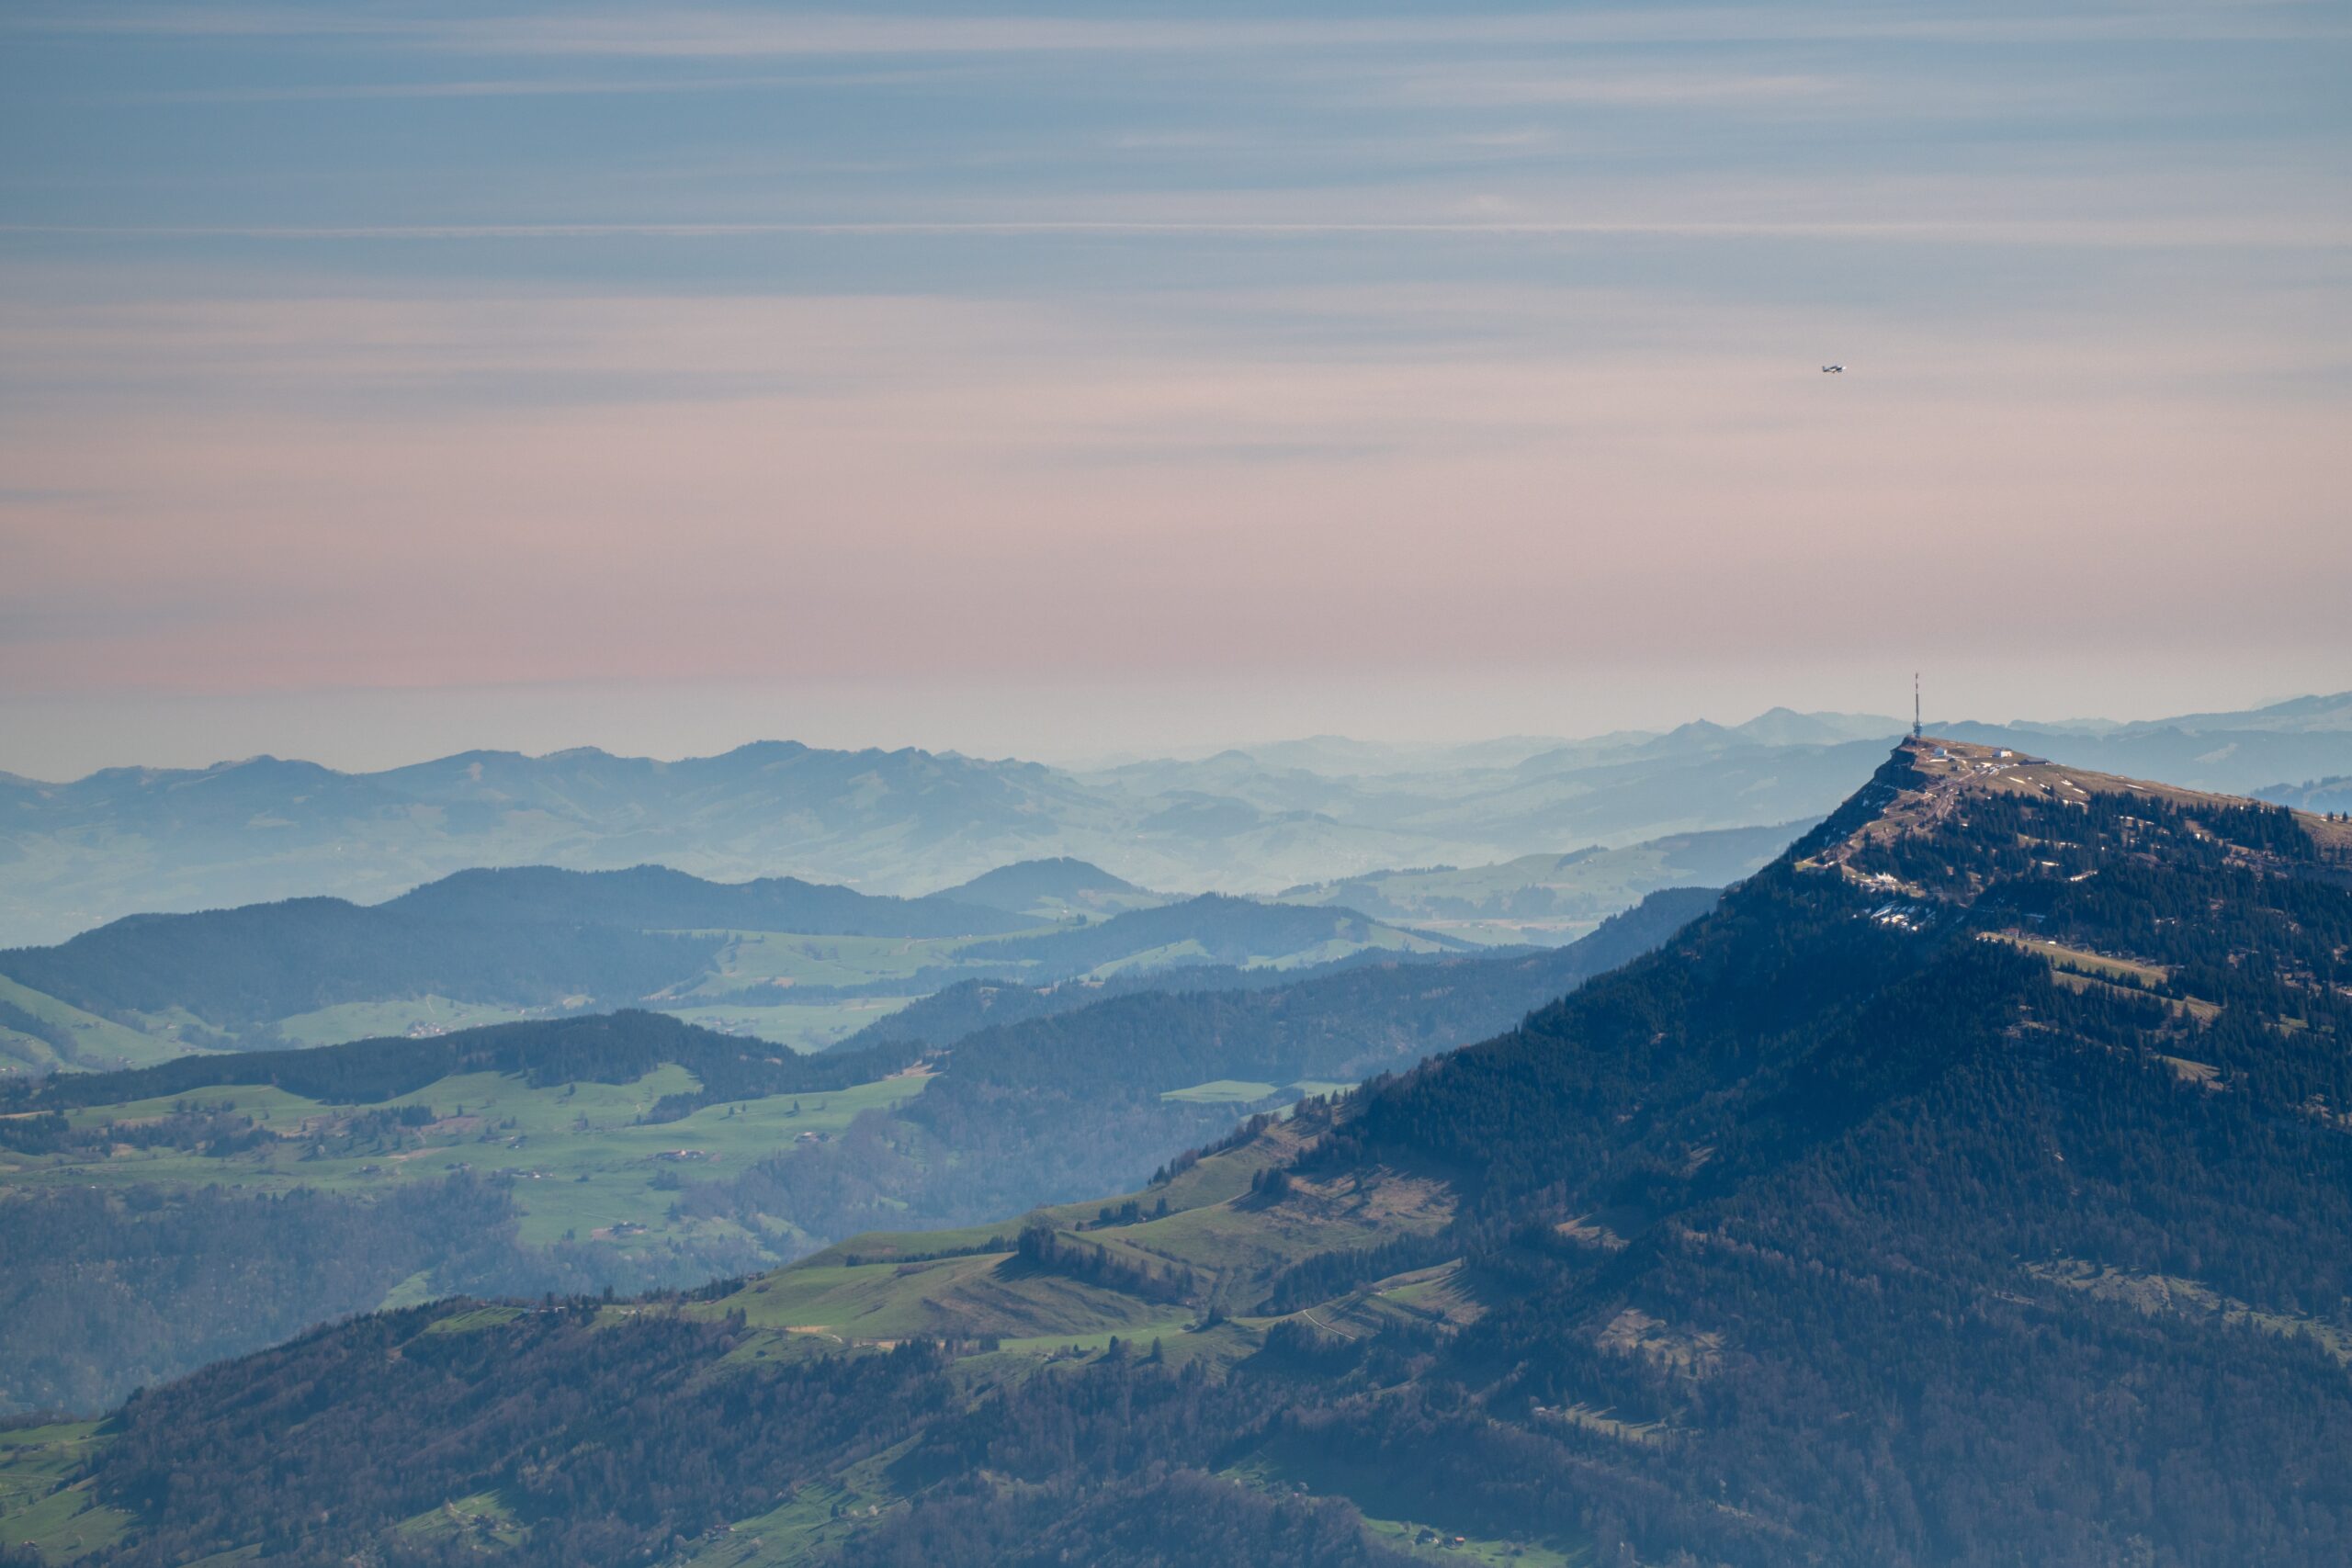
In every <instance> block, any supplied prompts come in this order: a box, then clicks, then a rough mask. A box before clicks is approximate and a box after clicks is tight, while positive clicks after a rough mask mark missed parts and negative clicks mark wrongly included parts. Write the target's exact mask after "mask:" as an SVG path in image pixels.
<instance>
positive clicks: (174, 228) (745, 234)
mask: <svg viewBox="0 0 2352 1568" xmlns="http://www.w3.org/2000/svg"><path fill="white" fill-rule="evenodd" d="M0 234H16V235H23V236H28V237H31V236H40V235H48V236H53V237H59V238H74V239H88V240H123V241H137V240H157V239H174V240H256V241H282V242H286V243H310V242H320V241H358V240H388V241H416V242H429V241H462V240H596V239H664V240H730V239H757V238H763V237H783V236H792V235H805V236H809V237H812V238H822V237H825V236H840V237H859V236H872V237H887V236H890V235H952V234H975V235H1001V236H1006V237H1021V236H1043V235H1087V234H1100V235H1114V236H1132V237H1136V238H1147V239H1148V238H1151V237H1154V236H1169V235H1186V234H1194V235H1204V236H1217V235H1226V236H1231V237H1235V238H1260V239H1283V238H1312V237H1317V236H1346V235H1351V234H1361V235H1375V234H1377V235H1393V236H1397V237H1400V238H1410V237H1413V236H1417V235H1418V236H1428V237H1433V238H1444V237H1449V236H1481V235H1484V236H1490V237H1493V238H1498V239H1510V238H1521V239H1573V238H1577V237H1590V238H1600V239H1607V238H1632V237H1641V236H1656V237H1659V238H1669V239H1690V240H1736V239H1790V240H1840V241H1900V242H1905V243H1927V242H1933V243H1938V244H1946V245H1969V246H1974V245H1991V246H2001V245H2066V246H2083V247H2102V246H2119V247H2129V248H2143V247H2157V248H2165V249H2200V250H2201V249H2222V250H2278V249H2301V248H2311V249H2324V250H2333V249H2341V248H2344V247H2346V246H2352V219H2346V220H2337V221H2332V222H2331V221H2327V220H2311V221H2299V220H2273V221H2268V222H2256V223H2253V224H2232V225H2229V226H2227V227H2220V226H2216V225H2212V224H2210V223H2199V222H2194V221H2183V220H2155V221H2134V220H2098V219H2086V220H2058V219H2052V220H1991V221H1985V220H1935V219H1916V220H1852V221H1839V220H1785V221H1774V220H1689V221H1683V220H1641V219H1623V220H1611V219H1596V220H1555V219H1494V220H1486V219H1459V220H1354V219H1317V220H1300V221H1292V222H1278V221H1271V220H1257V219H1250V220H1238V219H1237V220H1220V219H1164V220H1163V219H1126V218H1070V219H860V220H828V221H818V220H792V221H781V222H712V223H647V222H594V223H410V224H372V223H352V224H318V225H301V224H194V223H190V224H142V225H128V224H123V225H109V224H74V223H7V224H0Z"/></svg>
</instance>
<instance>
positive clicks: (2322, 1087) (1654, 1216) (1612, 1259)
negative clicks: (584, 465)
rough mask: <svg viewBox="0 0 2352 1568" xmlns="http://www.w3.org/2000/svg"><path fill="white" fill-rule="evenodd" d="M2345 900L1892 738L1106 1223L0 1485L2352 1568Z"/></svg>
mask: <svg viewBox="0 0 2352 1568" xmlns="http://www.w3.org/2000/svg"><path fill="white" fill-rule="evenodd" d="M2348 874H2352V829H2347V828H2346V827H2344V826H2343V825H2340V824H2331V823H2324V822H2322V821H2319V820H2318V819H2315V818H2310V817H2306V816H2299V815H2295V814H2291V813H2290V812H2287V811H2285V810H2282V809H2278V808H2273V807H2262V806H2257V805H2255V804H2252V803H2248V802H2243V801H2234V800H2229V799H2225V798H2222V797H2217V796H2211V795H2194V794H2189V793H2187V792H2182V791H2177V790H2169V789H2163V788H2159V787H2156V786H2150V785H2143V784H2134V783H2131V782H2130V781H2125V780H2120V779H2112V778H2106V777H2101V776H2098V775H2095V774H2088V773H2079V772H2075V771H2073V770H2069V769H2067V768H2064V767H2063V766H2060V765H2056V764H2051V763H2043V762H2039V761H2033V760H2031V759H2028V758H2024V757H2020V756H2015V755H2004V754H2001V753H2000V752H1998V751H1996V750H1991V749H1985V748H1974V747H1966V746H1962V745H1958V744H1948V743H1939V742H1936V741H1934V740H1928V741H1926V742H1920V743H1907V742H1906V743H1905V746H1903V747H1902V748H1900V749H1898V750H1897V751H1896V753H1895V754H1894V757H1893V758H1891V759H1890V760H1889V761H1888V762H1887V764H1886V765H1885V766H1884V767H1883V768H1882V769H1881V770H1880V771H1879V773H1877V775H1876V776H1875V777H1874V778H1873V779H1872V780H1871V781H1870V783H1869V784H1868V786H1867V787H1866V788H1865V789H1864V791H1863V792H1862V793H1860V795H1857V796H1856V797H1855V799H1854V800H1853V801H1851V802H1849V805H1848V806H1847V807H1844V808H1841V810H1840V811H1839V812H1838V813H1837V814H1836V815H1835V816H1833V817H1832V818H1830V819H1829V820H1828V821H1827V822H1826V823H1824V825H1823V826H1822V827H1821V828H1820V829H1817V830H1816V831H1815V832H1814V833H1813V834H1811V835H1809V836H1808V837H1807V838H1806V839H1805V840H1804V841H1802V842H1801V843H1799V844H1798V845H1797V846H1795V847H1794V848H1793V849H1792V851H1791V852H1789V853H1788V854H1787V855H1785V856H1784V857H1782V858H1781V860H1780V861H1779V862H1777V863H1774V864H1773V865H1772V866H1770V867H1769V868H1768V869H1766V870H1765V871H1764V872H1762V873H1760V874H1758V875H1757V876H1756V877H1754V878H1753V879H1751V880H1750V881H1749V882H1747V883H1746V884H1744V885H1743V886H1740V887H1738V888H1736V889H1735V890H1733V891H1732V893H1731V894H1730V895H1729V896H1727V897H1726V898H1725V899H1724V903H1723V904H1722V906H1721V908H1719V909H1717V910H1716V911H1715V912H1714V913H1713V914H1711V915H1708V916H1706V917H1705V918H1703V919H1700V920H1698V921H1697V922H1696V923H1694V924H1692V925H1691V926H1690V927H1689V928H1688V929H1686V930H1685V931H1682V932H1681V933H1680V934H1679V935H1678V936H1677V937H1675V938H1674V939H1673V940H1672V941H1671V942H1668V944H1667V945H1666V946H1665V947H1664V948H1663V949H1661V950H1659V951H1657V952H1656V953H1652V954H1651V955H1649V956H1647V957H1644V958H1638V959H1635V960H1634V962H1632V963H1630V964H1627V965H1625V966H1624V967H1623V968H1622V969H1620V970H1618V971H1616V972H1615V973H1613V974H1611V975H1608V976H1602V977H1601V978H1599V979H1597V980H1594V981H1591V982H1590V983H1588V984H1586V985H1584V986H1582V987H1580V988H1578V989H1577V990H1576V991H1575V992H1574V993H1573V994H1572V995H1570V996H1568V997H1566V998H1565V999H1563V1000H1561V1001H1558V1002H1556V1003H1555V1004H1553V1005H1551V1006H1549V1007H1546V1008H1544V1009H1543V1010H1540V1011H1539V1012H1537V1013H1535V1014H1534V1015H1533V1016H1532V1017H1530V1018H1529V1019H1528V1020H1527V1021H1526V1022H1525V1023H1524V1025H1523V1026H1521V1028H1519V1029H1516V1030H1513V1031H1511V1032H1509V1033H1506V1034H1503V1035H1501V1036H1499V1037H1498V1038H1496V1039H1494V1040H1491V1041H1488V1042H1487V1043H1484V1044H1480V1045H1476V1046H1472V1047H1470V1048H1468V1049H1466V1050H1462V1051H1457V1052H1454V1053H1453V1054H1451V1055H1444V1056H1442V1057H1439V1058H1437V1059H1435V1060H1434V1061H1432V1062H1430V1063H1429V1064H1428V1065H1426V1066H1422V1067H1420V1068H1418V1069H1416V1070H1413V1071H1411V1072H1408V1073H1406V1074H1405V1075H1403V1076H1402V1077H1395V1078H1389V1079H1384V1080H1379V1081H1376V1082H1374V1084H1372V1085H1370V1086H1368V1087H1367V1088H1366V1089H1364V1090H1363V1091H1362V1092H1360V1093H1358V1094H1357V1095H1355V1096H1352V1097H1351V1098H1348V1099H1346V1100H1341V1101H1339V1102H1336V1103H1332V1102H1321V1103H1317V1104H1313V1105H1310V1106H1309V1107H1307V1108H1306V1109H1305V1110H1302V1111H1300V1112H1299V1113H1298V1114H1297V1115H1295V1117H1293V1118H1292V1119H1290V1120H1289V1121H1287V1122H1258V1123H1253V1124H1252V1125H1251V1126H1250V1128H1248V1129H1245V1132H1244V1134H1242V1135H1241V1136H1240V1137H1239V1138H1238V1139H1237V1140H1235V1141H1233V1142H1232V1143H1231V1144H1230V1145H1229V1146H1227V1147H1225V1148H1222V1149H1220V1150H1217V1151H1214V1152H1210V1153H1208V1154H1206V1155H1205V1156H1204V1157H1201V1158H1198V1159H1188V1160H1184V1161H1179V1162H1178V1163H1177V1165H1176V1167H1175V1168H1172V1169H1171V1170H1170V1171H1169V1172H1166V1173H1164V1174H1163V1177H1162V1179H1160V1180H1159V1181H1158V1182H1156V1183H1155V1184H1154V1185H1152V1186H1151V1187H1148V1188H1147V1189H1145V1190H1142V1191H1140V1192H1137V1193H1135V1194H1132V1195H1124V1196H1120V1197H1115V1198H1113V1199H1111V1200H1109V1201H1104V1202H1103V1203H1101V1204H1100V1205H1093V1204H1089V1205H1071V1206H1069V1207H1067V1208H1064V1209H1059V1210H1051V1211H1042V1212H1040V1213H1036V1214H1035V1215H1032V1216H1030V1217H1029V1219H1028V1220H1027V1221H1026V1222H1023V1223H1013V1224H1006V1225H1003V1226H999V1227H994V1228H992V1229H991V1228H987V1227H982V1228H978V1229H976V1230H973V1231H967V1232H946V1233H933V1234H931V1235H899V1236H872V1237H864V1238H858V1239H857V1240H855V1241H853V1242H851V1243H846V1244H844V1245H843V1246H842V1247H838V1248H836V1249H834V1250H832V1251H831V1252H829V1253H827V1254H822V1255H820V1256H819V1257H817V1258H811V1259H809V1260H807V1261H806V1262H805V1263H803V1264H799V1265H795V1266H793V1267H792V1268H788V1269H782V1270H779V1271H777V1272H775V1273H774V1274H770V1275H765V1276H761V1277H759V1278H757V1279H754V1280H748V1281H745V1282H743V1283H741V1285H740V1286H737V1287H734V1288H731V1289H729V1290H727V1291H724V1292H711V1293H709V1295H708V1297H707V1299H703V1300H697V1301H682V1300H677V1299H655V1300H647V1301H642V1302H638V1303H626V1304H610V1303H594V1302H579V1303H570V1304H562V1303H557V1304H554V1305H551V1306H549V1305H542V1306H540V1307H537V1308H524V1307H515V1306H497V1307H483V1306H479V1305H475V1304H471V1303H441V1304H437V1305H434V1306H427V1307H420V1308H416V1309H412V1310H410V1311H407V1312H402V1313H396V1314H381V1315H377V1316H371V1317H367V1318H362V1319H358V1320H356V1321H354V1322H352V1323H349V1324H346V1325H340V1326H337V1327H334V1328H330V1329H326V1330H322V1331H321V1332H319V1333H316V1334H314V1335H311V1336H310V1337H306V1338H304V1339H302V1340H300V1341H298V1342H296V1343H294V1344H291V1345H288V1346H286V1347H283V1348H278V1349H276V1350H271V1351H266V1352H264V1353H262V1354H260V1355H257V1356H254V1357H250V1358H247V1359H244V1360H242V1361H237V1362H232V1363H228V1364H225V1365H221V1366H217V1367H214V1368H212V1369H209V1370H208V1371H204V1372H202V1373H199V1374H198V1375H197V1376H195V1377H192V1378H189V1379H187V1380H185V1381H183V1382H177V1383H175V1384H172V1385H170V1386H168V1387H166V1388H164V1389H161V1390H157V1391H154V1392H152V1393H145V1394H142V1395H141V1396H140V1397H137V1398H135V1399H133V1400H132V1401H131V1402H130V1404H127V1405H126V1406H124V1407H123V1409H122V1410H121V1411H119V1413H118V1414H117V1415H116V1416H113V1417H111V1418H109V1420H108V1421H107V1422H106V1423H105V1424H104V1425H103V1426H101V1427H98V1428H96V1430H95V1431H89V1430H85V1429H82V1428H54V1429H51V1432H50V1433H49V1434H47V1435H45V1436H39V1437H37V1438H36V1437H29V1436H23V1435H20V1437H21V1438H22V1440H20V1441H19V1442H17V1445H16V1446H15V1447H14V1448H13V1449H10V1450H0V1452H6V1453H16V1454H18V1455H20V1456H24V1457H21V1458H19V1459H17V1460H11V1461H6V1462H7V1463H8V1464H10V1465H12V1466H13V1467H14V1469H13V1470H12V1471H11V1472H10V1473H11V1474H12V1475H15V1474H31V1473H34V1467H36V1466H37V1465H39V1464H47V1465H50V1466H51V1470H50V1471H47V1472H40V1473H42V1474H47V1475H50V1476H51V1477H52V1483H53V1484H55V1485H58V1486H61V1487H65V1488H78V1491H63V1490H61V1491H56V1492H52V1493H51V1495H48V1496H46V1497H42V1498H41V1499H40V1501H39V1504H38V1506H40V1507H44V1508H48V1509H50V1510H51V1512H50V1513H48V1514H44V1515H40V1516H38V1517H34V1522H35V1523H37V1524H40V1527H41V1528H42V1529H49V1530H51V1532H52V1533H51V1536H50V1537H48V1538H46V1539H48V1540H54V1539H57V1537H58V1535H59V1534H62V1532H64V1530H65V1528H66V1527H65V1526H64V1525H52V1523H51V1522H49V1521H54V1520H57V1519H61V1518H62V1519H64V1520H67V1521H68V1522H69V1523H70V1522H74V1521H78V1528H79V1529H80V1530H81V1532H82V1534H83V1537H84V1540H85V1548H86V1551H85V1555H84V1556H82V1557H81V1558H80V1559H79V1560H80V1561H83V1562H91V1563H101V1564H103V1563H120V1564H142V1565H143V1564H156V1565H161V1564H176V1563H185V1562H196V1561H200V1560H204V1559H206V1558H208V1557H209V1556H211V1555H213V1554H217V1553H224V1552H232V1551H237V1552H242V1553H243V1556H242V1557H241V1558H240V1559H239V1560H240V1561H242V1562H260V1563H330V1562H334V1563H340V1562H351V1561H363V1562H379V1563H385V1564H396V1563H397V1564H407V1563H417V1564H424V1563H434V1564H439V1563H454V1562H477V1561H481V1560H482V1558H483V1557H484V1555H485V1554H495V1556H496V1557H497V1558H498V1559H499V1560H501V1561H504V1562H513V1563H516V1564H540V1563H547V1564H555V1563H566V1564H569V1563H578V1562H615V1563H617V1562H671V1563H700V1564H729V1565H732V1564H746V1563H753V1562H761V1563H786V1562H841V1563H845V1564H913V1563H943V1562H945V1563H965V1562H969V1563H983V1562H985V1563H1032V1562H1034V1563H1047V1562H1110V1563H1135V1564H1144V1563H1182V1564H1191V1563H1202V1564H1207V1563H1219V1564H1227V1563H1235V1562H1266V1563H1274V1562H1283V1563H1293V1562H1314V1563H1322V1562H1329V1563H1354V1562H1402V1561H1405V1560H1407V1557H1406V1554H1407V1553H1408V1552H1416V1551H1428V1550H1430V1549H1428V1548H1426V1547H1421V1546H1416V1545H1415V1542H1416V1541H1417V1540H1421V1539H1422V1538H1425V1537H1426V1538H1431V1539H1440V1538H1442V1540H1445V1541H1448V1542H1451V1541H1452V1540H1453V1538H1455V1537H1457V1536H1458V1537H1461V1538H1463V1546H1462V1548H1461V1551H1463V1552H1464V1553H1468V1552H1472V1551H1478V1552H1484V1553H1487V1556H1488V1558H1489V1560H1495V1559H1497V1558H1498V1557H1507V1556H1508V1554H1509V1553H1510V1551H1513V1550H1514V1549H1516V1550H1518V1551H1521V1553H1523V1554H1524V1557H1525V1558H1526V1559H1527V1560H1530V1561H1535V1562H1563V1561H1573V1562H1595V1563H1608V1564H1622V1563H1633V1562H1645V1563H1666V1562H1693V1563H1724V1564H1737V1565H1741V1568H1781V1565H1783V1564H1786V1565H1792V1568H1793V1565H1796V1564H1817V1563H1831V1564H1892V1565H1898V1568H1900V1565H1928V1564H1938V1565H1940V1564H1986V1565H1991V1564H2010V1563H2021V1562H2032V1563H2060V1564H2072V1563H2085V1564H2092V1563H2096V1564H2110V1563H2112V1564H2120V1563H2146V1564H2154V1565H2161V1568H2192V1565H2204V1564H2212V1565H2215V1568H2222V1565H2228V1568H2237V1565H2239V1564H2244V1563H2249V1562H2263V1563H2278V1564H2290V1565H2291V1564H2312V1565H2318V1564H2334V1563H2338V1562H2342V1560H2343V1543H2344V1541H2345V1540H2347V1539H2352V1463H2347V1462H2346V1461H2348V1460H2352V1375H2347V1371H2346V1356H2347V1353H2352V1303H2347V1297H2352V1134H2347V1132H2346V1128H2347V1126H2352V1122H2347V1120H2346V1109H2347V1107H2352V1053H2347V1052H2346V1043H2347V1042H2352V875H2348ZM950 1076H951V1077H952V1076H953V1074H952V1072H951V1075H950ZM32 1490H38V1488H34V1489H32ZM27 1517H31V1516H28V1515H27V1514H25V1513H23V1512H21V1511H20V1512H17V1513H10V1514H6V1515H5V1517H0V1526H5V1527H6V1528H7V1529H8V1530H9V1532H10V1534H11V1536H12V1537H13V1536H14V1535H15V1534H16V1531H17V1521H18V1520H19V1519H22V1518H27ZM93 1541H95V1542H97V1543H98V1544H96V1545H95V1546H94V1547H89V1546H87V1543H88V1542H93ZM43 1550H44V1551H48V1550H50V1549H49V1548H48V1547H47V1546H46V1545H45V1546H44V1548H43ZM1448 1551H1451V1549H1450V1548H1449V1549H1448ZM60 1555H62V1553H60ZM1449 1560H1452V1559H1451V1558H1450V1557H1449Z"/></svg>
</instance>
